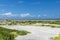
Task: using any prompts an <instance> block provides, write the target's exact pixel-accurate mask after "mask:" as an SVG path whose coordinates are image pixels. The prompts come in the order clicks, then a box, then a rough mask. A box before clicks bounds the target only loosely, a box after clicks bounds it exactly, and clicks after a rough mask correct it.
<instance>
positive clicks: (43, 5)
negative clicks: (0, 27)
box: [0, 0, 60, 19]
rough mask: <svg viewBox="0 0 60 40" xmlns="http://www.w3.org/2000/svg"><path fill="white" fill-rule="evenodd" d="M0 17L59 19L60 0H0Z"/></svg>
mask: <svg viewBox="0 0 60 40" xmlns="http://www.w3.org/2000/svg"><path fill="white" fill-rule="evenodd" d="M0 19H60V0H0Z"/></svg>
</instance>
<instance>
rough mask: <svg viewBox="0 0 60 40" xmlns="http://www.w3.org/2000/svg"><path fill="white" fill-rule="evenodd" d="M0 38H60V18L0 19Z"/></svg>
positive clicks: (48, 39)
mask: <svg viewBox="0 0 60 40" xmlns="http://www.w3.org/2000/svg"><path fill="white" fill-rule="evenodd" d="M0 40H60V20H0Z"/></svg>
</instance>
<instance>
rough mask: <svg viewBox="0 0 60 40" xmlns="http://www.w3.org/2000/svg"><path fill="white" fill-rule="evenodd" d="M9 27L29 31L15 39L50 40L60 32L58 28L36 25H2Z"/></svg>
mask: <svg viewBox="0 0 60 40" xmlns="http://www.w3.org/2000/svg"><path fill="white" fill-rule="evenodd" d="M4 27H6V28H9V29H16V30H27V31H29V32H31V33H30V34H27V35H25V36H18V37H16V38H15V40H50V38H51V37H54V36H57V35H58V34H59V33H60V28H50V27H36V26H19V25H17V26H4Z"/></svg>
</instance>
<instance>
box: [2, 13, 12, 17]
mask: <svg viewBox="0 0 60 40" xmlns="http://www.w3.org/2000/svg"><path fill="white" fill-rule="evenodd" d="M2 15H5V16H12V15H13V14H12V13H11V12H7V13H4V14H2Z"/></svg>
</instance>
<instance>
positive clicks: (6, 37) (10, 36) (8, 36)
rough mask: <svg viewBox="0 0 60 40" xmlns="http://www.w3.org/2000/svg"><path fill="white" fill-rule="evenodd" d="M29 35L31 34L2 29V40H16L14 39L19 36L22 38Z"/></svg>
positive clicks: (0, 31)
mask: <svg viewBox="0 0 60 40" xmlns="http://www.w3.org/2000/svg"><path fill="white" fill-rule="evenodd" d="M28 33H29V32H27V31H18V30H12V29H6V28H3V27H0V40H14V38H15V37H17V36H18V35H21V36H22V35H26V34H28Z"/></svg>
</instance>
